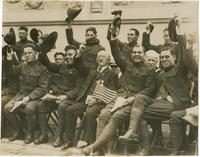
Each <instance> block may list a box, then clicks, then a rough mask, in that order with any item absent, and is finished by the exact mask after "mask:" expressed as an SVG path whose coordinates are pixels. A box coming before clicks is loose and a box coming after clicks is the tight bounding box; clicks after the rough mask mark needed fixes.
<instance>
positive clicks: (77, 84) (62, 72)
mask: <svg viewBox="0 0 200 157" xmlns="http://www.w3.org/2000/svg"><path fill="white" fill-rule="evenodd" d="M76 54H77V48H76V47H75V46H73V45H67V46H66V47H65V54H63V53H59V52H57V53H56V54H55V55H54V58H55V63H51V62H50V61H49V59H48V57H47V55H46V59H45V58H43V59H44V60H41V61H42V62H43V64H44V65H46V67H47V68H48V69H49V71H50V72H52V74H51V79H50V83H49V87H48V94H50V95H51V96H54V99H51V98H48V95H46V96H47V97H46V98H45V96H44V97H43V98H42V99H43V101H42V102H41V103H42V104H43V105H44V106H46V110H43V112H42V111H39V113H38V114H39V116H38V118H39V123H41V125H40V128H41V131H42V134H41V135H40V137H39V139H37V140H36V141H35V143H36V144H41V143H44V142H47V133H46V130H47V119H45V114H47V113H48V112H49V111H50V109H51V108H58V115H59V126H58V136H57V139H56V141H55V143H54V144H53V146H54V147H59V146H61V145H62V144H63V141H64V140H63V135H64V132H65V127H66V126H65V119H66V118H65V110H66V108H67V107H69V106H71V105H72V104H73V103H75V98H76V96H77V94H78V92H79V90H80V88H81V86H82V84H83V79H82V77H81V76H80V74H79V73H78V71H77V70H76V68H75V66H74V57H75V55H76ZM40 117H41V119H40Z"/></svg>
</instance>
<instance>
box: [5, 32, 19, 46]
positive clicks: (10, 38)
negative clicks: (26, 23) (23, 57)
mask: <svg viewBox="0 0 200 157" xmlns="http://www.w3.org/2000/svg"><path fill="white" fill-rule="evenodd" d="M4 41H5V42H6V43H7V44H8V45H15V44H16V35H15V31H14V29H13V28H10V30H9V33H7V34H6V35H5V36H4Z"/></svg>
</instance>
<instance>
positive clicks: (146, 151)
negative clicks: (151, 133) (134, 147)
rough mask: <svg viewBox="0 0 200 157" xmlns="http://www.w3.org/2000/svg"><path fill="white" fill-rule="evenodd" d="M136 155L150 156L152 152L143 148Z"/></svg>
mask: <svg viewBox="0 0 200 157" xmlns="http://www.w3.org/2000/svg"><path fill="white" fill-rule="evenodd" d="M136 154H137V155H139V156H147V155H150V151H149V150H147V149H145V148H142V149H141V150H139V151H138V152H137V153H136Z"/></svg>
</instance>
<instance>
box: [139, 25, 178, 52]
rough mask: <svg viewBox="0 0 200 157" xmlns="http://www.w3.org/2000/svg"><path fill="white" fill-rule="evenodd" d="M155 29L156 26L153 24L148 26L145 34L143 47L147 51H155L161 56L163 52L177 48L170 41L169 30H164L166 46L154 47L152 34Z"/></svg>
mask: <svg viewBox="0 0 200 157" xmlns="http://www.w3.org/2000/svg"><path fill="white" fill-rule="evenodd" d="M153 28H154V26H153V25H152V24H148V25H147V27H146V32H144V33H143V37H142V46H143V47H144V48H145V51H148V50H154V51H156V52H158V53H159V54H160V53H161V51H162V50H166V49H169V48H175V46H176V43H175V42H173V41H171V40H170V37H169V32H168V28H165V29H164V30H163V36H162V37H163V39H164V44H160V45H152V44H151V42H150V34H151V33H152V31H153Z"/></svg>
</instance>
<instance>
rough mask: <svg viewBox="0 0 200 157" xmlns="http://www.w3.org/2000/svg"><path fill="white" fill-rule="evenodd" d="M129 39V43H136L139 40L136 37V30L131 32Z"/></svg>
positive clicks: (128, 35)
mask: <svg viewBox="0 0 200 157" xmlns="http://www.w3.org/2000/svg"><path fill="white" fill-rule="evenodd" d="M127 39H128V42H129V43H132V42H136V41H137V39H138V36H137V35H136V32H135V30H129V32H128V34H127Z"/></svg>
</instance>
